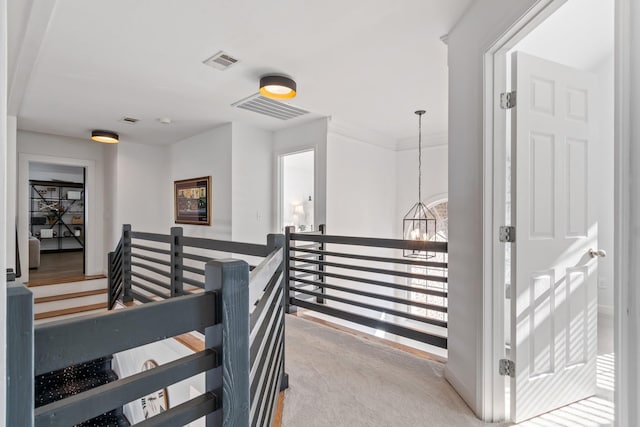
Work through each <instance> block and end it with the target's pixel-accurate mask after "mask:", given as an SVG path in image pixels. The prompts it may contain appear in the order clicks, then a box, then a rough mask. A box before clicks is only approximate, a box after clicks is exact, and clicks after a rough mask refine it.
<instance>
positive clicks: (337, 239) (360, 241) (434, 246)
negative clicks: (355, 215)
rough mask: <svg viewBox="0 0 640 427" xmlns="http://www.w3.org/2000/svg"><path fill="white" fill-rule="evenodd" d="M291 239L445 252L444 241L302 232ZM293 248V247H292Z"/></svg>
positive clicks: (294, 234)
mask: <svg viewBox="0 0 640 427" xmlns="http://www.w3.org/2000/svg"><path fill="white" fill-rule="evenodd" d="M289 236H290V237H291V240H298V241H304V242H318V243H334V244H339V245H352V246H373V247H379V248H389V249H406V250H416V251H427V252H447V247H448V246H447V243H446V242H431V241H428V240H397V239H379V238H373V237H349V236H332V235H329V234H323V235H317V234H316V235H307V234H303V233H291V234H290V235H289ZM292 249H293V248H292Z"/></svg>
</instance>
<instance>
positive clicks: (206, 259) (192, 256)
mask: <svg viewBox="0 0 640 427" xmlns="http://www.w3.org/2000/svg"><path fill="white" fill-rule="evenodd" d="M182 257H183V258H187V259H192V260H194V261H200V262H209V261H212V260H213V258H212V257H210V256H202V255H198V254H192V253H189V252H183V253H182Z"/></svg>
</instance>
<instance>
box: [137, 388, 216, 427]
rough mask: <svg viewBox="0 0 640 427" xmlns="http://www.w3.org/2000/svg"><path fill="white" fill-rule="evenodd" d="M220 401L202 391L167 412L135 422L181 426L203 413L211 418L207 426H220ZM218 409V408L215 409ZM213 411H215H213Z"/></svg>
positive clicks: (143, 425)
mask: <svg viewBox="0 0 640 427" xmlns="http://www.w3.org/2000/svg"><path fill="white" fill-rule="evenodd" d="M219 407H220V403H218V399H217V398H216V395H215V394H213V393H204V394H202V395H200V396H198V397H194V398H193V399H191V400H189V401H187V402H185V403H182V404H180V405H178V406H176V407H175V408H171V409H170V410H169V411H167V412H163V413H161V414H159V415H156V416H155V417H151V418H149V419H148V420H145V421H143V422H141V423H138V424H136V426H138V427H175V426H183V425H186V424H189V423H190V422H192V421H195V420H197V419H199V418H201V417H204V416H205V415H208V414H211V415H209V417H207V418H208V419H207V420H209V418H210V419H211V424H207V425H208V426H209V425H211V426H214V427H218V426H220V427H222V409H218V408H219ZM216 409H218V410H216ZM214 411H215V412H214Z"/></svg>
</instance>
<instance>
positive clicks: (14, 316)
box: [5, 284, 35, 427]
mask: <svg viewBox="0 0 640 427" xmlns="http://www.w3.org/2000/svg"><path fill="white" fill-rule="evenodd" d="M6 315H7V366H6V368H7V413H6V419H5V422H6V425H8V426H25V427H31V426H33V408H34V406H35V405H34V398H33V380H34V374H33V373H34V368H33V294H32V293H31V291H30V290H29V289H27V288H26V287H24V286H23V285H15V284H12V285H9V286H8V287H7V313H6Z"/></svg>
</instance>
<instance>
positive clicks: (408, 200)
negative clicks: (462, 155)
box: [396, 145, 449, 239]
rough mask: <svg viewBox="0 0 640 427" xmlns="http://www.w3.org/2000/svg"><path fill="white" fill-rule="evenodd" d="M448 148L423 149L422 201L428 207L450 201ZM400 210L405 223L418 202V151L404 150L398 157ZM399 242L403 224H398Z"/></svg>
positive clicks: (428, 147)
mask: <svg viewBox="0 0 640 427" xmlns="http://www.w3.org/2000/svg"><path fill="white" fill-rule="evenodd" d="M448 154H449V147H448V146H447V145H436V146H423V147H422V201H423V202H424V203H425V204H426V205H430V204H431V203H433V202H437V201H439V200H442V199H446V198H447V191H448V163H447V159H448ZM396 171H397V175H396V176H397V185H396V206H397V209H398V212H397V217H398V219H399V220H401V219H402V218H403V217H404V215H405V214H406V213H407V212H408V211H409V209H410V208H411V207H412V206H413V205H414V204H415V203H416V202H417V201H418V149H417V148H415V149H410V150H402V151H398V153H397V154H396ZM396 237H397V238H398V239H401V238H402V224H401V223H399V224H398V232H397V233H396Z"/></svg>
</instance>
